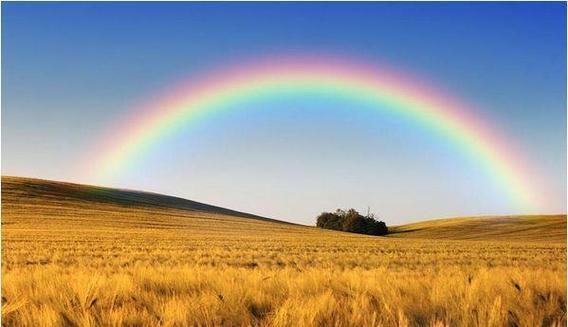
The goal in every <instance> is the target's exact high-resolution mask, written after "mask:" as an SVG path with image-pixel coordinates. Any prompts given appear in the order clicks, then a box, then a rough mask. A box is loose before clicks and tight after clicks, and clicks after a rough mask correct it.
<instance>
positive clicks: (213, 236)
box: [2, 178, 566, 326]
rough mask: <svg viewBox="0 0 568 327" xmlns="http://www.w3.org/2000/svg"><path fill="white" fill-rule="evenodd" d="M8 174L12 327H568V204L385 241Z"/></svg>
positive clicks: (6, 244)
mask: <svg viewBox="0 0 568 327" xmlns="http://www.w3.org/2000/svg"><path fill="white" fill-rule="evenodd" d="M2 181H3V184H2V276H3V278H2V292H3V293H2V294H3V297H2V324H3V325H5V326H186V325H195V326H219V325H221V326H250V325H257V326H564V325H566V217H565V216H546V217H535V216H533V217H509V218H495V219H478V218H473V219H463V220H456V221H453V223H448V222H447V221H436V222H428V223H425V224H426V225H427V226H424V225H422V226H416V225H406V226H399V227H396V228H394V229H393V230H395V231H398V232H399V233H396V234H394V235H392V236H389V237H373V236H363V235H357V234H348V233H342V232H334V231H327V230H321V229H316V228H313V227H304V226H298V225H292V224H284V223H278V222H273V221H266V220H258V219H255V218H245V217H238V216H235V215H228V213H227V212H225V213H224V214H217V213H215V210H214V209H211V208H209V207H207V206H205V207H199V206H197V205H196V206H195V207H196V208H197V207H199V210H193V211H192V210H188V209H180V207H181V206H182V205H183V203H184V202H183V201H182V200H179V201H172V202H170V203H168V204H167V205H160V204H159V203H158V202H160V201H161V203H165V202H164V201H163V199H161V200H160V201H158V202H156V203H151V202H152V201H146V202H145V203H137V202H136V201H135V199H134V198H132V197H131V195H132V194H130V193H121V192H119V191H112V192H110V191H108V190H104V189H94V188H89V187H79V186H72V185H63V184H56V183H47V182H42V181H38V180H22V179H15V178H3V180H2ZM144 198H145V199H152V198H153V196H152V195H148V194H146V195H144ZM156 199H158V198H156ZM448 225H450V226H451V228H449V229H447V228H448ZM444 226H445V227H444ZM460 226H462V227H460ZM472 226H477V227H472ZM480 226H481V227H480ZM483 226H484V227H483ZM426 227H428V228H429V230H428V231H427V232H426V229H425V228H426ZM444 228H446V229H444ZM468 230H473V231H477V233H474V234H471V233H470V234H469V235H475V236H474V237H473V236H472V237H470V238H473V239H470V240H459V239H460V238H467V237H465V236H464V235H468ZM534 230H539V233H534V232H532V231H534ZM460 231H461V232H460ZM484 231H485V232H484Z"/></svg>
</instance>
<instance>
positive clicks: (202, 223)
mask: <svg viewBox="0 0 568 327" xmlns="http://www.w3.org/2000/svg"><path fill="white" fill-rule="evenodd" d="M2 211H3V212H2V218H3V219H2V225H3V226H4V227H7V226H10V225H11V226H10V227H16V226H17V227H21V228H24V227H25V228H31V229H37V228H48V229H49V228H50V227H49V226H52V227H53V226H57V229H58V230H61V229H65V228H67V227H72V226H82V227H88V228H93V229H101V228H103V229H104V228H111V229H112V228H117V227H129V228H130V227H133V228H136V229H141V228H147V229H178V230H179V231H180V232H182V231H184V230H186V229H189V230H192V231H199V232H202V233H208V232H213V233H214V232H215V231H219V230H223V231H224V232H231V231H232V232H235V233H238V232H239V231H243V230H253V231H258V232H262V231H271V232H276V231H279V232H284V231H285V232H286V233H299V235H301V234H305V233H310V234H311V233H321V232H325V233H331V234H335V233H336V232H331V231H322V230H319V229H315V228H313V227H308V226H301V225H295V224H291V223H288V222H284V221H280V220H275V219H269V218H265V217H260V216H256V215H252V214H248V213H244V212H239V211H235V210H230V209H226V208H221V207H217V206H212V205H208V204H204V203H200V202H195V201H190V200H186V199H182V198H179V197H173V196H167V195H162V194H156V193H149V192H140V191H132V190H121V189H113V188H106V187H98V186H89V185H80V184H73V183H65V182H55V181H48V180H41V179H33V178H23V177H8V176H3V177H2ZM389 228H390V231H391V232H392V234H390V235H389V237H391V238H413V239H437V240H504V241H545V242H566V215H548V216H544V215H543V216H493V217H489V216H488V217H466V218H450V219H437V220H428V221H422V222H417V223H411V224H406V225H399V226H391V227H389ZM336 235H337V234H336ZM343 235H345V234H343ZM267 236H269V235H267ZM350 236H359V235H353V234H350ZM361 237H362V236H361Z"/></svg>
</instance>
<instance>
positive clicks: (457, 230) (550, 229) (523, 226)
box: [389, 215, 566, 242]
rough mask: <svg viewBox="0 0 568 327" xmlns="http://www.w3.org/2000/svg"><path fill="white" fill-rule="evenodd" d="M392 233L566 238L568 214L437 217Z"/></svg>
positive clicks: (404, 235)
mask: <svg viewBox="0 0 568 327" xmlns="http://www.w3.org/2000/svg"><path fill="white" fill-rule="evenodd" d="M390 231H391V232H392V234H390V235H389V237H398V238H421V239H446V240H502V241H523V242H527V241H544V242H566V215H526V216H520V215H519V216H484V217H463V218H449V219H435V220H427V221H421V222H417V223H412V224H406V225H400V226H393V227H391V228H390Z"/></svg>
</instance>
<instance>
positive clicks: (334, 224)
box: [316, 209, 388, 235]
mask: <svg viewBox="0 0 568 327" xmlns="http://www.w3.org/2000/svg"><path fill="white" fill-rule="evenodd" d="M316 226H317V227H320V228H325V229H333V230H340V231H344V232H351V233H359V234H368V235H386V234H387V233H388V228H387V225H386V224H385V223H384V222H382V221H378V220H376V219H375V218H374V216H373V215H372V214H370V215H369V216H363V215H361V214H359V212H357V210H355V209H349V210H347V211H345V210H342V209H337V210H336V211H335V212H322V213H321V215H319V216H318V218H317V221H316Z"/></svg>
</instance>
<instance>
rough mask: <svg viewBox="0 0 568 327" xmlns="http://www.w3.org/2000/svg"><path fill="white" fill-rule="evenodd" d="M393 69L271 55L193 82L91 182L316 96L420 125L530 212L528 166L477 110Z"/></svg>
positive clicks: (136, 112)
mask: <svg viewBox="0 0 568 327" xmlns="http://www.w3.org/2000/svg"><path fill="white" fill-rule="evenodd" d="M386 67H387V66H384V67H383V66H380V67H378V66H375V65H371V64H367V63H363V62H361V61H356V60H349V59H345V58H341V59H340V58H335V57H326V56H321V55H318V56H272V57H268V58H263V59H258V58H256V59H255V60H253V61H250V62H248V63H246V64H243V63H242V62H241V63H238V64H236V65H230V66H229V67H223V68H222V69H219V70H215V71H212V72H209V73H208V74H205V75H203V76H201V77H200V78H191V79H190V80H189V81H188V82H184V83H181V84H179V85H178V86H177V87H175V88H174V89H173V90H171V89H170V90H169V91H167V92H166V94H165V95H163V96H158V97H157V98H155V99H154V100H152V101H149V102H148V103H146V104H144V105H142V106H136V107H135V108H134V109H133V110H132V111H130V112H128V114H127V115H126V118H125V119H123V120H119V121H118V122H117V124H116V125H115V126H113V127H112V128H111V129H110V133H109V134H108V138H107V139H106V140H105V141H103V142H102V143H101V144H100V145H99V146H98V147H97V149H96V150H95V153H97V154H100V155H98V156H97V157H99V158H100V160H98V161H95V162H91V163H92V164H91V165H88V166H87V167H88V168H87V169H86V172H85V176H86V177H87V178H88V179H90V180H93V179H94V180H96V181H97V182H102V181H105V182H108V181H111V180H113V179H115V178H116V177H118V176H120V174H122V173H124V172H125V171H126V170H127V169H128V168H129V167H130V166H131V165H132V164H133V163H134V162H136V161H137V160H138V159H139V158H140V157H141V156H142V155H144V154H145V153H147V152H148V151H150V150H151V149H152V148H153V147H155V146H157V145H158V144H159V142H160V141H161V140H162V139H164V138H165V137H167V136H168V135H172V134H174V133H176V132H178V131H180V130H181V129H186V128H190V126H191V125H192V124H195V123H198V122H201V121H203V120H206V119H207V118H209V117H214V116H215V115H219V114H221V113H222V112H224V111H228V110H232V108H235V107H242V106H235V104H242V103H248V102H251V101H256V100H262V99H265V98H268V99H270V98H272V97H278V96H294V95H298V94H313V95H318V96H329V97H338V98H344V99H349V100H352V101H357V102H362V103H366V104H371V105H373V107H376V108H377V110H382V111H385V110H388V111H391V112H393V113H395V114H397V115H399V116H400V117H401V118H402V119H408V120H410V121H413V122H415V123H418V124H419V125H420V126H423V127H424V128H427V129H429V130H430V131H431V132H432V133H435V134H437V135H439V136H440V137H442V138H444V139H446V140H447V141H448V142H451V143H452V144H453V145H455V147H456V149H458V150H461V151H463V152H464V153H465V154H466V155H467V156H469V157H470V158H471V160H473V161H474V162H475V163H476V164H478V165H480V166H481V167H483V168H484V169H485V170H486V171H487V173H488V175H489V176H491V178H492V179H494V181H495V182H496V185H498V187H500V190H501V192H503V194H504V195H506V196H508V197H509V198H510V200H511V201H514V203H516V204H518V205H519V206H522V207H523V208H524V209H528V208H532V209H534V208H535V207H536V206H537V205H538V204H539V203H538V202H539V201H538V200H537V194H536V192H535V191H533V188H531V186H530V185H529V183H528V182H529V181H528V180H529V178H528V177H530V174H529V173H528V170H527V168H526V166H524V165H523V162H524V160H521V158H520V157H519V156H518V155H516V154H515V151H513V149H514V147H513V146H512V143H511V142H507V141H506V138H505V137H504V136H503V135H500V134H499V131H498V129H497V128H495V127H493V126H491V124H490V122H489V121H488V120H487V119H482V118H481V116H480V115H479V114H478V110H476V109H475V108H474V107H473V106H471V105H468V104H465V103H463V102H461V101H458V100H456V99H455V98H453V97H450V96H448V95H446V94H444V93H442V92H441V91H440V90H437V89H433V88H431V87H430V86H429V83H425V82H421V81H420V80H418V79H416V78H415V77H410V76H409V75H405V74H403V73H401V72H397V71H394V70H392V69H389V68H386ZM517 152H518V151H517ZM91 153H92V152H91ZM89 157H90V158H92V155H91V156H89Z"/></svg>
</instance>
